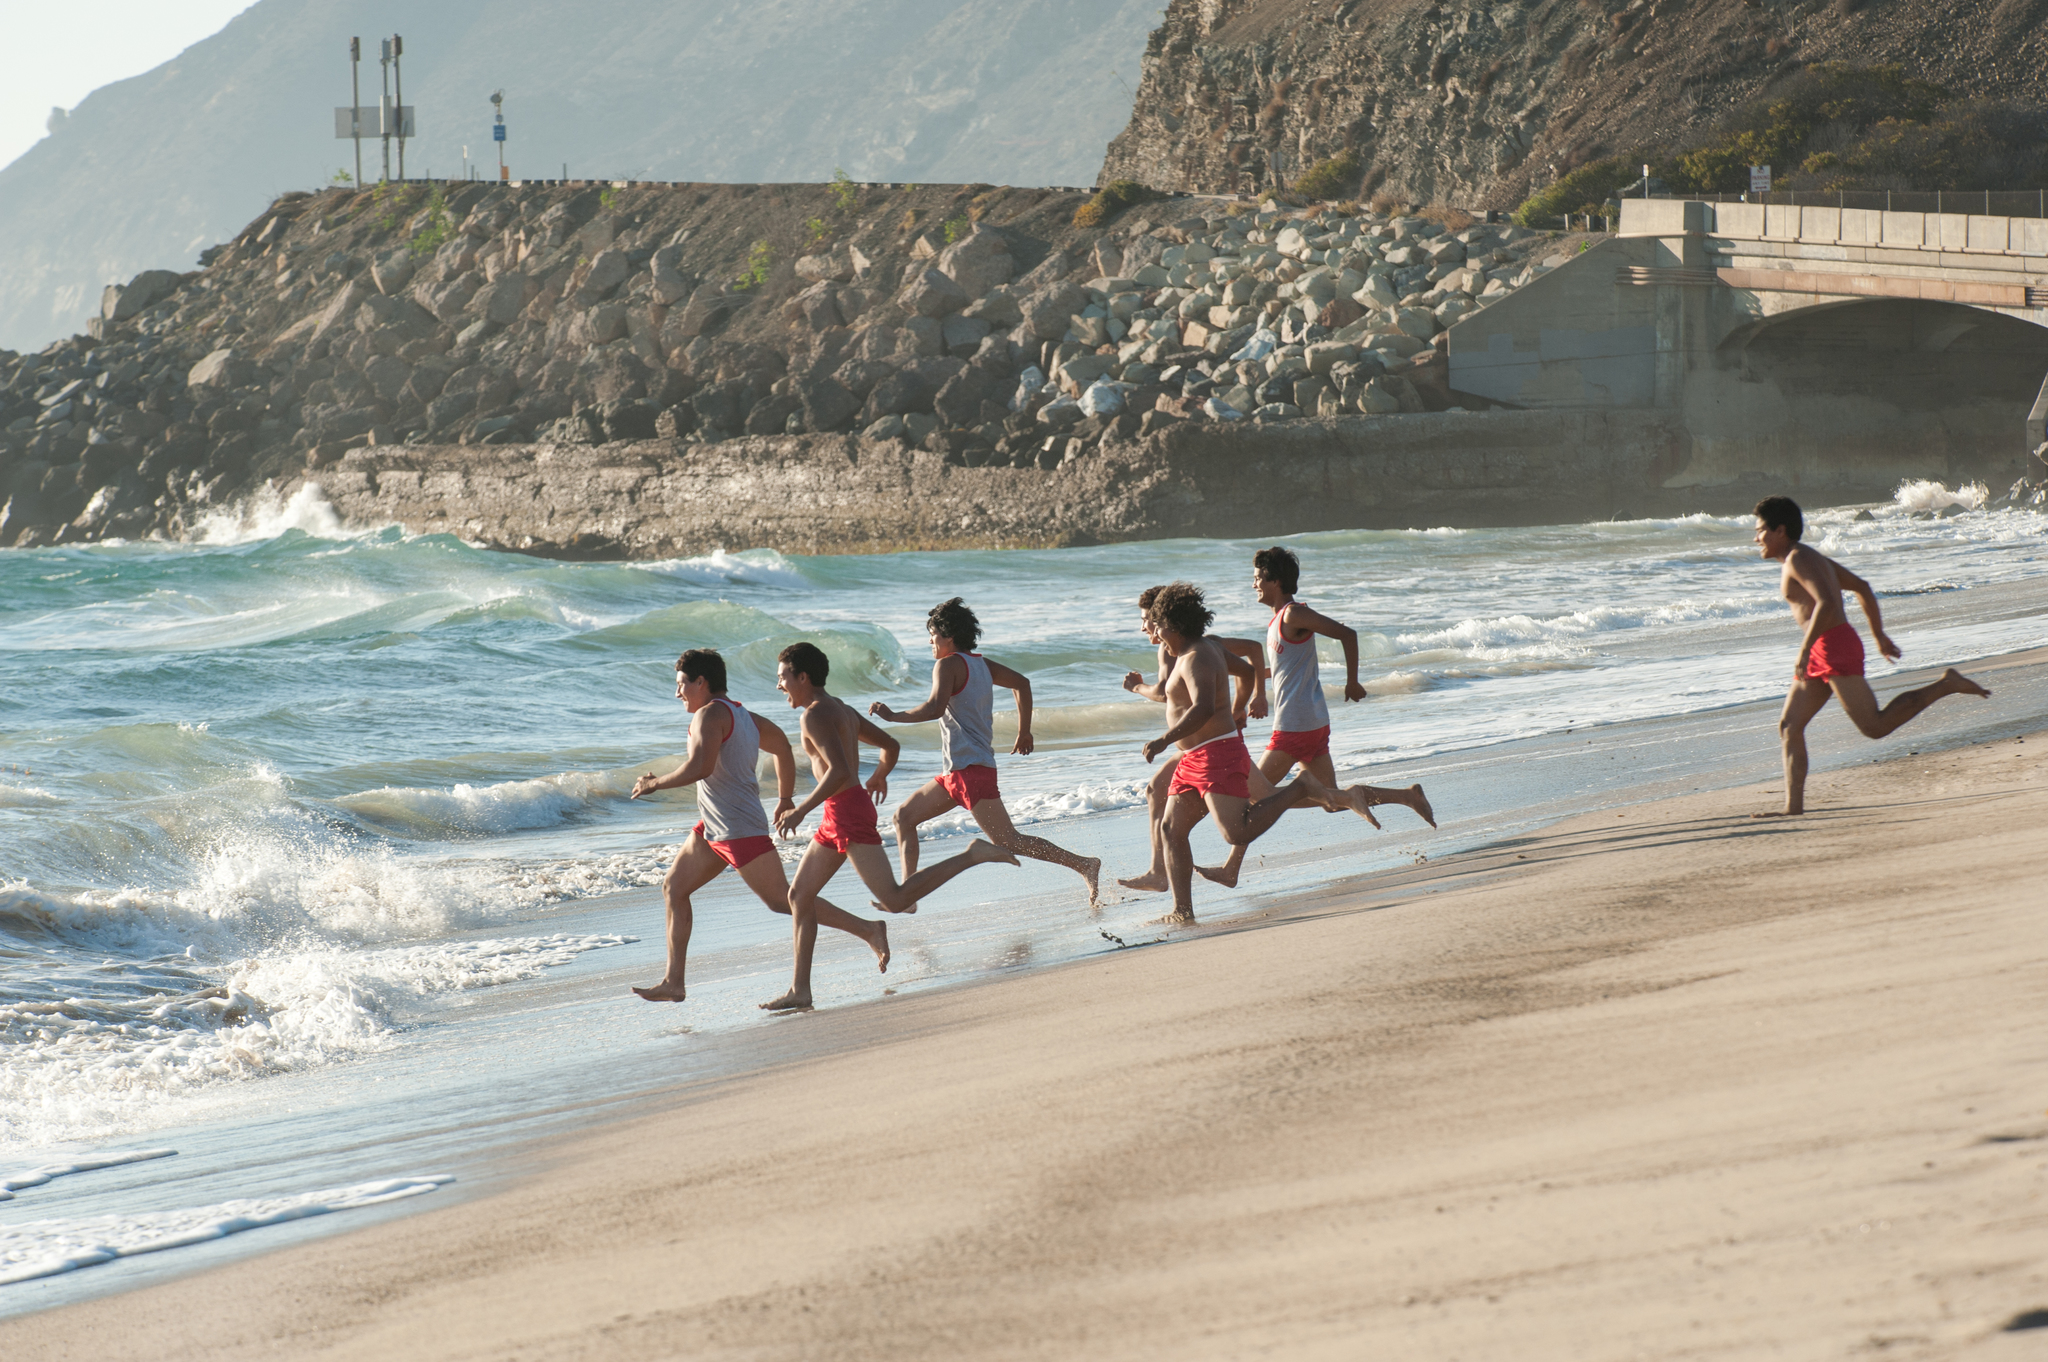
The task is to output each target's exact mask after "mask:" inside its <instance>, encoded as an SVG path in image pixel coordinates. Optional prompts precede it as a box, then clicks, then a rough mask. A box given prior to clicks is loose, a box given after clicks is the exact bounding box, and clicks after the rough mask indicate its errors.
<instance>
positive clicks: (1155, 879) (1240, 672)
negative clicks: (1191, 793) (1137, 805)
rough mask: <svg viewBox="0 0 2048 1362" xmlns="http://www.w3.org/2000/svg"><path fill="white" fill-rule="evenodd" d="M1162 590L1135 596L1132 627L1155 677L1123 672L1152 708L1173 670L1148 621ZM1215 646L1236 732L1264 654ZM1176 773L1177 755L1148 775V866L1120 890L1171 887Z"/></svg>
mask: <svg viewBox="0 0 2048 1362" xmlns="http://www.w3.org/2000/svg"><path fill="white" fill-rule="evenodd" d="M1162 590H1164V588H1163V587H1156V586H1148V587H1146V588H1145V589H1144V590H1143V591H1141V592H1139V593H1138V627H1139V629H1140V631H1141V632H1143V634H1144V635H1145V639H1146V641H1147V642H1149V643H1150V644H1151V645H1152V646H1153V647H1154V648H1156V649H1157V650H1158V652H1159V679H1158V680H1157V681H1147V680H1146V679H1145V677H1144V675H1143V674H1142V673H1140V672H1126V673H1125V674H1124V689H1125V690H1127V691H1130V692H1131V693H1132V694H1133V695H1139V696H1143V697H1144V698H1145V699H1147V700H1151V701H1154V702H1155V703H1158V704H1165V703H1166V682H1167V678H1168V677H1169V676H1170V675H1171V674H1172V672H1173V654H1171V653H1169V652H1167V651H1166V645H1165V644H1163V643H1161V642H1160V641H1159V631H1158V630H1157V629H1156V628H1154V627H1153V624H1152V619H1151V610H1152V602H1153V601H1155V600H1157V599H1158V597H1159V593H1160V592H1161V591H1162ZM1216 642H1217V643H1218V644H1219V645H1220V646H1221V647H1222V649H1223V654H1224V658H1223V660H1224V662H1225V664H1226V665H1228V666H1229V668H1230V679H1231V681H1232V683H1233V696H1232V699H1231V702H1230V717H1231V721H1232V722H1233V723H1235V724H1236V725H1237V728H1238V731H1239V732H1242V731H1243V730H1244V726H1245V721H1246V719H1247V718H1248V717H1249V716H1250V714H1251V703H1252V696H1253V695H1254V694H1255V693H1256V691H1257V689H1258V688H1259V687H1262V686H1263V684H1264V682H1265V676H1266V650H1265V649H1264V648H1263V647H1262V646H1260V644H1259V642H1258V641H1257V640H1256V639H1249V638H1219V639H1217V640H1216ZM1178 769H1180V757H1179V756H1178V755H1175V756H1171V757H1168V758H1167V759H1166V760H1165V761H1163V762H1161V763H1159V769H1158V770H1157V771H1155V772H1153V774H1152V779H1151V780H1149V781H1147V782H1146V784H1145V823H1146V827H1147V830H1148V832H1149V833H1150V834H1151V837H1150V840H1151V844H1152V863H1151V865H1149V866H1147V867H1146V869H1145V873H1144V874H1142V875H1132V876H1130V877H1129V878H1127V879H1119V880H1118V881H1117V883H1118V884H1120V885H1122V886H1123V887H1124V888H1126V889H1138V890H1143V891H1144V892H1146V893H1152V894H1158V893H1164V892H1165V891H1166V889H1167V887H1168V886H1169V885H1170V884H1171V881H1170V880H1168V879H1167V877H1166V834H1165V823H1166V801H1167V791H1168V790H1169V789H1171V788H1172V785H1173V773H1174V772H1175V771H1177V770H1178ZM1249 780H1250V789H1251V796H1252V798H1253V799H1264V798H1265V797H1266V796H1267V795H1269V794H1271V793H1273V783H1272V782H1271V781H1269V780H1267V779H1266V778H1265V777H1264V776H1262V775H1260V774H1259V770H1258V768H1257V767H1253V768H1252V770H1251V773H1250V777H1249ZM1366 817H1368V818H1371V817H1372V815H1371V814H1367V815H1366ZM1375 826H1377V823H1375ZM1195 870H1196V871H1197V872H1198V873H1200V874H1203V875H1207V874H1210V872H1209V871H1207V870H1204V869H1202V867H1200V866H1196V867H1195Z"/></svg>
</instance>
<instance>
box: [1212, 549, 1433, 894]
mask: <svg viewBox="0 0 2048 1362" xmlns="http://www.w3.org/2000/svg"><path fill="white" fill-rule="evenodd" d="M1300 581H1301V563H1300V561H1299V560H1298V559H1296V558H1295V556H1294V555H1293V554H1292V553H1290V552H1289V551H1288V550H1286V549H1283V548H1278V547H1275V548H1270V549H1260V550H1259V551H1258V552H1257V553H1255V554H1253V555H1252V589H1253V590H1254V591H1255V592H1257V593H1258V597H1259V602H1260V604H1262V605H1264V606H1265V607H1266V608H1267V609H1268V610H1271V611H1272V612H1273V622H1272V623H1271V624H1269V625H1268V626H1267V627H1266V643H1267V646H1268V647H1269V648H1270V649H1271V650H1272V653H1273V683H1274V690H1275V696H1274V705H1273V732H1272V736H1271V737H1270V738H1269V739H1268V740H1267V744H1266V750H1265V751H1264V752H1261V753H1260V754H1259V770H1260V771H1262V772H1264V773H1265V776H1266V779H1268V780H1270V781H1272V782H1273V783H1274V784H1276V785H1277V784H1279V783H1280V781H1281V780H1282V779H1283V778H1284V777H1285V776H1286V775H1287V773H1288V772H1289V771H1291V770H1292V769H1294V767H1295V765H1296V764H1297V763H1299V764H1300V766H1301V767H1302V769H1303V770H1305V771H1307V772H1308V773H1309V774H1310V775H1312V776H1314V777H1315V778H1316V779H1317V780H1320V781H1322V782H1323V783H1324V784H1325V785H1329V786H1332V787H1334V786H1335V785H1336V783H1337V766H1336V763H1335V762H1333V761H1331V760H1330V706H1329V702H1328V701H1326V700H1325V699H1324V698H1323V683H1322V675H1321V672H1322V668H1321V665H1320V664H1319V663H1318V661H1317V659H1316V636H1317V635H1318V634H1320V635H1321V636H1323V637H1324V638H1333V639H1335V640H1337V644H1338V646H1339V647H1341V648H1343V650H1344V698H1345V699H1346V700H1363V699H1364V698H1365V687H1364V686H1363V685H1361V684H1360V683H1359V680H1358V634H1357V632H1356V631H1355V630H1353V629H1351V628H1350V627H1348V626H1346V625H1343V624H1339V623H1338V622H1337V621H1336V620H1333V619H1331V618H1330V617H1329V616H1328V615H1325V614H1322V613H1320V612H1319V611H1316V610H1312V609H1310V608H1309V607H1308V606H1306V605H1303V604H1302V603H1301V602H1300V601H1297V600H1296V599H1294V589H1295V587H1296V586H1298V585H1299V584H1300ZM1265 708H1266V706H1265V697H1264V695H1263V694H1261V696H1260V697H1259V701H1258V703H1257V704H1255V705H1254V706H1253V709H1252V713H1253V714H1254V715H1258V714H1261V713H1263V712H1264V710H1265ZM1365 789H1366V798H1367V800H1368V802H1369V803H1371V804H1373V805H1379V804H1401V805H1404V806H1406V807H1407V808H1410V809H1413V810H1414V811H1415V812H1416V814H1417V816H1419V817H1420V818H1422V819H1423V820H1424V821H1425V822H1427V823H1428V824H1429V825H1430V826H1431V827H1435V826H1436V814H1435V812H1434V811H1433V810H1431V808H1430V807H1429V800H1428V799H1427V798H1426V797H1425V796H1424V795H1423V793H1422V787H1421V786H1420V785H1410V786H1409V787H1408V788H1407V789H1405V790H1400V789H1389V788H1384V787H1381V786H1377V785H1368V786H1366V787H1365ZM1243 865H1244V848H1243V847H1232V848H1231V849H1230V859H1228V860H1227V861H1225V862H1224V863H1223V864H1222V865H1221V866H1219V867H1217V868H1216V869H1214V870H1211V869H1208V868H1206V867H1197V869H1198V870H1200V872H1201V874H1203V875H1205V876H1207V877H1208V878H1209V879H1212V880H1214V881H1216V883H1218V884H1223V885H1230V886H1235V885H1236V884H1237V874H1238V871H1239V869H1240V868H1241V867H1242V866H1243Z"/></svg>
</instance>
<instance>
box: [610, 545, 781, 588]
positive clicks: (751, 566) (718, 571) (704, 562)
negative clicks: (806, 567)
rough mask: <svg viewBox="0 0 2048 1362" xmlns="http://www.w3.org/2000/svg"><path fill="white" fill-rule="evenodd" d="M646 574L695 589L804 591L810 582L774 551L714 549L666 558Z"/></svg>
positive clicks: (651, 567)
mask: <svg viewBox="0 0 2048 1362" xmlns="http://www.w3.org/2000/svg"><path fill="white" fill-rule="evenodd" d="M646 566H647V568H648V570H650V571H653V572H659V573H663V574H665V575H667V576H670V577H676V578H680V579H681V580H683V581H686V582H694V583H696V584H697V585H699V586H784V587H790V588H793V589H797V590H805V589H808V588H809V587H810V585H811V582H810V579H809V578H807V577H806V576H805V575H804V571H803V569H802V568H801V567H799V566H798V565H797V564H796V563H794V562H792V561H791V560H790V559H788V558H786V557H784V556H783V555H782V554H780V553H778V552H776V551H775V550H774V549H742V550H741V551H740V552H738V553H727V552H726V551H725V550H724V549H715V550H713V551H712V552H710V553H706V554H700V555H698V556H697V557H694V558H668V559H663V560H662V561H660V562H657V563H649V564H647V565H646Z"/></svg>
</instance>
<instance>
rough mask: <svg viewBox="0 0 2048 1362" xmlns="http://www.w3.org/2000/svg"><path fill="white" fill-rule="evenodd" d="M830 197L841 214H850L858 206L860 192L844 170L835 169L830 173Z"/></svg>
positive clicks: (851, 177)
mask: <svg viewBox="0 0 2048 1362" xmlns="http://www.w3.org/2000/svg"><path fill="white" fill-rule="evenodd" d="M832 197H833V199H834V200H835V201H837V203H838V204H839V211H840V212H842V213H851V212H852V211H853V210H854V209H855V208H857V207H859V206H860V190H859V188H858V187H857V186H855V184H854V182H853V176H851V175H849V174H847V173H846V171H845V170H844V169H841V168H837V167H835V168H834V169H833V171H832Z"/></svg>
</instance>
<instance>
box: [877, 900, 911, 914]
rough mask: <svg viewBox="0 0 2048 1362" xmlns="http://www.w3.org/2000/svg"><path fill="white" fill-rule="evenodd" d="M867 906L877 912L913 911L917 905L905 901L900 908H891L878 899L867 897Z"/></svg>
mask: <svg viewBox="0 0 2048 1362" xmlns="http://www.w3.org/2000/svg"><path fill="white" fill-rule="evenodd" d="M868 907H870V908H872V909H874V910H875V911H876V912H878V913H914V912H916V911H917V905H916V904H914V903H906V904H904V905H903V906H902V907H901V908H891V907H890V906H889V905H888V904H886V903H884V902H882V901H881V900H880V899H869V900H868Z"/></svg>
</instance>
